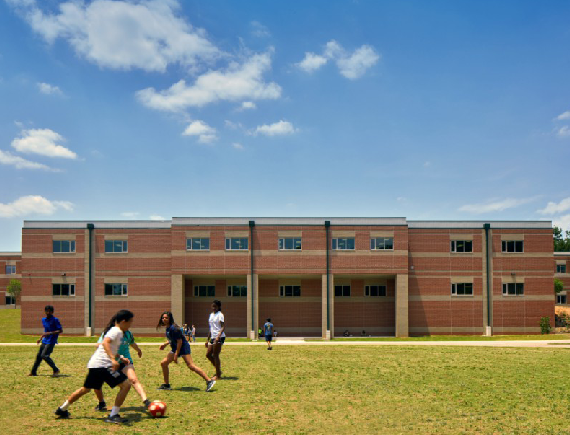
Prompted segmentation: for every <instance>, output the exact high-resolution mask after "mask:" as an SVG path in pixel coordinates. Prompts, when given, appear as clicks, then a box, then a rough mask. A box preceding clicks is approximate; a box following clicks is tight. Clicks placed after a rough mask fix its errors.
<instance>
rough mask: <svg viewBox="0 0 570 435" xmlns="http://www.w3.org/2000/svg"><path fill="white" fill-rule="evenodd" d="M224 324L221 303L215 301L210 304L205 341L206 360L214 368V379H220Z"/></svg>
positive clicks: (224, 336)
mask: <svg viewBox="0 0 570 435" xmlns="http://www.w3.org/2000/svg"><path fill="white" fill-rule="evenodd" d="M224 322H225V319H224V314H223V313H222V303H221V302H220V301H219V300H217V299H216V300H215V301H214V302H212V312H211V313H210V318H209V319H208V323H209V324H210V332H208V339H207V340H206V347H207V348H208V351H207V352H206V358H208V359H209V360H210V362H211V363H212V365H213V366H214V367H215V368H216V375H215V376H214V378H215V379H220V378H221V377H222V367H221V365H222V364H221V362H220V352H221V351H222V345H223V344H224V341H226V333H225V332H224V331H225V329H226V327H225V325H224Z"/></svg>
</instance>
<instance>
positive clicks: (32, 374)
mask: <svg viewBox="0 0 570 435" xmlns="http://www.w3.org/2000/svg"><path fill="white" fill-rule="evenodd" d="M37 375H38V374H37V373H30V374H29V375H28V376H37Z"/></svg>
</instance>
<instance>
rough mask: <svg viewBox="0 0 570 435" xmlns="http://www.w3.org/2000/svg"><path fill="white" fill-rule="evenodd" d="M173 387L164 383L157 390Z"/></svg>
mask: <svg viewBox="0 0 570 435" xmlns="http://www.w3.org/2000/svg"><path fill="white" fill-rule="evenodd" d="M171 389H172V388H170V384H162V385H161V386H160V387H158V388H157V390H171Z"/></svg>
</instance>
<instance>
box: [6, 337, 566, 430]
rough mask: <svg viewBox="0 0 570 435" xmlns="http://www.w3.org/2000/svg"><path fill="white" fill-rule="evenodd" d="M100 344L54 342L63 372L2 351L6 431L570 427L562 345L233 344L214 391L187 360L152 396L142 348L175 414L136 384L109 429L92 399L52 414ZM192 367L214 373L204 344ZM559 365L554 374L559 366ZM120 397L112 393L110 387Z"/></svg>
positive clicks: (18, 350) (28, 351) (23, 353)
mask: <svg viewBox="0 0 570 435" xmlns="http://www.w3.org/2000/svg"><path fill="white" fill-rule="evenodd" d="M92 351H93V350H92V349H90V348H85V347H56V350H55V351H54V354H53V358H54V360H55V361H56V363H57V364H58V365H59V367H60V369H61V370H62V373H64V374H65V375H66V377H61V378H57V379H54V378H51V377H49V376H47V375H48V374H49V372H50V370H49V368H48V367H47V366H46V365H45V363H44V364H43V365H42V366H41V368H40V371H39V373H40V376H38V377H35V378H30V377H27V376H26V375H27V373H28V371H29V367H30V366H31V364H32V362H33V359H34V355H35V352H36V348H35V347H24V348H22V347H16V346H5V347H0V368H1V370H2V373H3V376H4V378H3V382H2V383H1V384H0V396H1V397H2V398H3V403H5V404H9V406H3V407H1V408H0V421H2V422H3V425H4V430H7V431H10V430H13V431H17V433H39V432H41V433H72V432H74V433H101V431H103V430H105V431H107V430H110V431H111V432H117V433H118V432H125V431H126V432H128V433H165V434H166V433H168V434H169V433H204V434H205V433H258V432H268V433H329V434H333V433H334V434H337V433H351V434H354V433H360V434H368V433H383V434H384V433H388V434H391V433H408V432H410V433H448V434H459V433H473V432H478V433H525V434H527V433H536V434H544V433H568V432H570V421H569V420H568V417H567V414H568V409H569V407H570V398H569V395H568V391H570V389H569V388H570V376H569V374H570V373H569V370H568V368H567V364H566V363H565V360H566V359H567V358H568V351H567V350H566V349H508V348H457V347H429V348H427V347H405V346H404V347H377V346H372V347H367V346H354V347H352V346H351V347H345V346H282V347H280V346H279V344H278V343H277V344H276V345H275V347H274V350H273V351H267V350H265V349H264V348H263V347H261V346H259V347H258V346H253V347H251V346H227V347H226V348H224V350H223V352H222V364H223V371H224V375H225V376H226V378H225V379H222V380H221V381H219V382H218V384H217V385H216V387H215V389H214V391H213V392H211V393H205V392H204V391H203V390H204V387H205V384H204V382H203V381H202V380H201V379H200V378H198V376H197V375H195V374H193V373H192V372H190V371H189V370H188V369H187V368H186V367H185V366H182V365H178V366H174V367H173V368H172V370H171V376H172V377H171V379H172V381H171V383H172V386H173V388H174V390H173V391H156V389H155V388H156V387H157V386H158V385H159V384H160V383H161V376H160V366H159V362H160V359H161V358H162V357H163V355H165V352H160V351H159V350H158V349H156V348H154V347H153V348H146V347H145V348H143V352H144V355H143V358H142V360H140V361H136V362H135V364H136V368H137V373H138V375H139V378H140V380H141V381H142V383H143V385H144V386H145V387H146V390H147V392H148V393H149V396H150V398H151V399H160V400H163V401H165V402H166V403H167V405H168V418H165V419H151V418H149V416H148V415H147V414H145V412H144V410H143V409H142V408H141V407H140V401H139V398H138V396H137V395H136V393H135V392H134V391H131V392H130V393H129V397H128V398H127V401H126V403H125V406H124V409H123V411H122V414H123V415H124V416H125V417H127V418H129V420H130V427H129V428H128V429H125V428H118V427H109V425H108V424H106V423H104V422H103V421H102V415H101V414H100V413H97V412H96V411H94V410H93V407H94V406H95V404H96V400H95V396H94V395H93V394H89V395H87V396H85V397H84V398H83V399H82V400H81V401H80V402H78V403H76V404H74V405H73V406H72V407H71V408H70V412H71V413H72V418H71V419H70V420H56V419H55V416H54V415H53V411H54V410H55V409H56V407H57V406H58V405H60V404H61V403H62V402H63V400H64V399H65V397H66V396H67V395H68V394H69V393H70V392H72V391H73V390H75V389H76V388H77V387H79V386H81V385H82V382H83V379H84V376H85V373H86V368H85V365H86V362H87V360H88V359H89V357H90V355H91V352H92ZM193 353H194V360H195V362H196V363H197V364H198V365H199V366H201V367H203V368H206V369H207V371H208V372H209V373H210V374H211V373H212V367H211V366H210V365H209V363H207V360H206V359H205V356H204V355H205V349H203V348H201V347H197V348H193ZM555 367H557V369H554V368H555ZM104 392H105V395H106V397H107V398H108V400H109V401H112V397H113V396H114V391H111V390H110V389H109V388H107V387H105V389H104Z"/></svg>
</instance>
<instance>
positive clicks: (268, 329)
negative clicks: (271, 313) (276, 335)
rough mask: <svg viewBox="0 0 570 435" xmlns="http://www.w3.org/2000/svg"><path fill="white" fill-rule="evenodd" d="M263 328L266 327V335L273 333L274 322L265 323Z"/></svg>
mask: <svg viewBox="0 0 570 435" xmlns="http://www.w3.org/2000/svg"><path fill="white" fill-rule="evenodd" d="M263 328H264V329H265V335H273V323H269V322H267V323H266V324H265V325H263Z"/></svg>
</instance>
